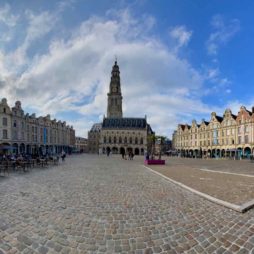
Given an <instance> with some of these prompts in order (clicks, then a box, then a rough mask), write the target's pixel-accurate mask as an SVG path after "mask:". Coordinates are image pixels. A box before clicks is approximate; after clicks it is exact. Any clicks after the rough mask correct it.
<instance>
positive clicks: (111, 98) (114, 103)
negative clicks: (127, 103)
mask: <svg viewBox="0 0 254 254" xmlns="http://www.w3.org/2000/svg"><path fill="white" fill-rule="evenodd" d="M122 99H123V97H122V93H121V83H120V71H119V66H118V65H117V61H115V64H114V65H113V67H112V71H111V80H110V85H109V93H108V109H107V117H108V118H122V117H123V112H122Z"/></svg>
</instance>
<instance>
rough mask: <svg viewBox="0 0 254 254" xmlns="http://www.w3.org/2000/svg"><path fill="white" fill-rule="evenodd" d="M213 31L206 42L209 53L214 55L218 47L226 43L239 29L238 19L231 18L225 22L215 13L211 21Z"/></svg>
mask: <svg viewBox="0 0 254 254" xmlns="http://www.w3.org/2000/svg"><path fill="white" fill-rule="evenodd" d="M211 25H212V28H213V32H212V33H211V34H210V36H209V39H208V41H207V42H206V46H207V52H208V54H209V55H216V54H217V53H218V50H219V47H220V46H223V45H226V44H227V43H228V41H230V40H231V39H232V38H233V37H234V36H235V35H236V34H237V33H238V32H239V30H240V21H239V20H238V19H232V20H230V21H228V22H225V20H224V19H223V17H222V16H221V15H215V16H214V17H213V18H212V22H211Z"/></svg>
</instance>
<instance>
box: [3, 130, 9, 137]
mask: <svg viewBox="0 0 254 254" xmlns="http://www.w3.org/2000/svg"><path fill="white" fill-rule="evenodd" d="M7 138H8V132H7V130H3V139H7Z"/></svg>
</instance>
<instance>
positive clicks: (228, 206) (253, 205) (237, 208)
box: [141, 165, 254, 213]
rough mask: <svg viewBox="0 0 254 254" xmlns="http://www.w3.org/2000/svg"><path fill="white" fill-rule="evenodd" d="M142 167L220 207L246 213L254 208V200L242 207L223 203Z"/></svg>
mask: <svg viewBox="0 0 254 254" xmlns="http://www.w3.org/2000/svg"><path fill="white" fill-rule="evenodd" d="M141 166H143V167H144V168H146V169H148V170H149V171H151V172H152V173H154V174H156V175H159V176H161V177H163V178H165V179H166V180H168V181H170V182H172V183H174V184H176V185H178V186H180V187H182V188H184V189H186V190H189V191H191V192H193V193H195V194H197V195H199V196H201V197H203V198H206V199H207V200H209V201H212V202H214V203H216V204H218V205H222V206H224V207H227V208H230V209H232V210H234V211H236V212H240V213H244V212H246V211H247V210H249V209H251V208H253V207H254V199H253V200H250V201H248V202H246V203H244V204H242V205H236V204H233V203H230V202H227V201H223V200H221V199H218V198H215V197H212V196H210V195H208V194H205V193H203V192H200V191H197V190H195V189H193V188H191V187H188V186H187V185H185V184H182V183H180V182H177V181H175V180H173V179H171V178H169V177H167V176H165V175H163V174H161V173H159V172H157V171H155V170H153V169H151V168H149V167H147V166H145V165H141Z"/></svg>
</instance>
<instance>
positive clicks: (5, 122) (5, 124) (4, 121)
mask: <svg viewBox="0 0 254 254" xmlns="http://www.w3.org/2000/svg"><path fill="white" fill-rule="evenodd" d="M3 126H7V118H6V117H3Z"/></svg>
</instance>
